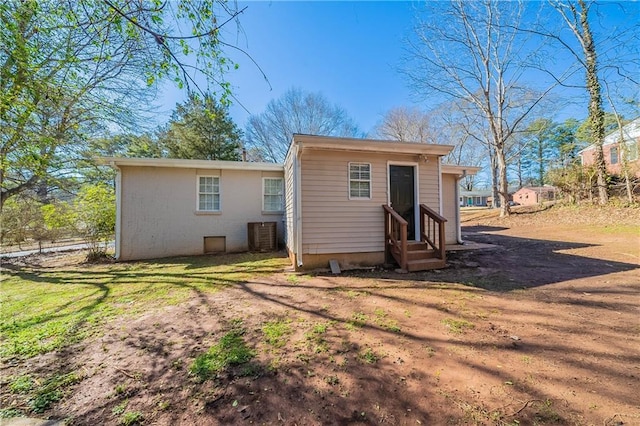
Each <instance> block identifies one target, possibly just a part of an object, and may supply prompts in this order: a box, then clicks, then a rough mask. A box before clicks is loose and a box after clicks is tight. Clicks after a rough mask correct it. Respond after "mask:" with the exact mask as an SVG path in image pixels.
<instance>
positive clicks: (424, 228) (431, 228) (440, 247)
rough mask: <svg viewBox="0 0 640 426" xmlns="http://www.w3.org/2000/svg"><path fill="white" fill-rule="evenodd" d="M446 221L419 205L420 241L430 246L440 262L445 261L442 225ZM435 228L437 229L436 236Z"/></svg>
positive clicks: (429, 209)
mask: <svg viewBox="0 0 640 426" xmlns="http://www.w3.org/2000/svg"><path fill="white" fill-rule="evenodd" d="M446 221H447V219H445V218H444V217H442V216H441V215H440V214H438V213H437V212H435V211H434V210H432V209H431V208H429V207H427V206H426V205H424V204H420V240H421V241H424V242H426V243H427V244H428V245H430V246H431V247H432V248H433V249H434V250H435V251H436V252H437V253H438V257H439V258H440V259H442V260H445V257H446V247H445V235H444V223H445V222H446ZM436 227H437V228H438V229H437V234H436ZM436 235H437V241H436Z"/></svg>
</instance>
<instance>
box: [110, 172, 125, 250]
mask: <svg viewBox="0 0 640 426" xmlns="http://www.w3.org/2000/svg"><path fill="white" fill-rule="evenodd" d="M110 166H111V167H113V168H114V169H116V229H115V239H116V241H115V248H116V254H115V258H116V260H120V254H121V251H120V242H121V240H122V238H120V237H121V236H120V233H121V230H122V170H120V167H118V166H117V165H116V162H115V161H111V162H110Z"/></svg>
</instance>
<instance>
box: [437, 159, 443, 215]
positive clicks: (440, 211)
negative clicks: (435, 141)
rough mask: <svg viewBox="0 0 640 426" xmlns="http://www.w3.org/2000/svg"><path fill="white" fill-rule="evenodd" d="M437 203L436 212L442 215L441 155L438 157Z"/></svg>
mask: <svg viewBox="0 0 640 426" xmlns="http://www.w3.org/2000/svg"><path fill="white" fill-rule="evenodd" d="M438 204H439V206H438V209H439V210H438V213H440V215H442V214H443V208H442V157H438Z"/></svg>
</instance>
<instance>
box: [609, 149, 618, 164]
mask: <svg viewBox="0 0 640 426" xmlns="http://www.w3.org/2000/svg"><path fill="white" fill-rule="evenodd" d="M609 153H610V155H611V157H610V161H611V164H618V147H617V146H612V147H611V151H610V152H609Z"/></svg>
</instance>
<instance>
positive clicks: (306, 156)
mask: <svg viewBox="0 0 640 426" xmlns="http://www.w3.org/2000/svg"><path fill="white" fill-rule="evenodd" d="M301 162H302V163H301V167H302V170H301V174H302V194H300V195H301V196H302V221H303V224H302V251H303V254H328V253H358V252H380V251H383V250H384V215H383V210H382V207H381V206H382V204H386V203H387V200H388V195H387V192H388V185H387V170H388V166H387V164H388V162H392V163H393V162H396V163H406V162H415V163H418V170H419V183H418V186H419V200H418V202H420V203H425V204H427V205H429V206H431V207H432V208H434V209H435V210H438V206H439V202H438V201H439V200H438V167H437V166H438V158H437V157H435V156H434V157H429V161H428V162H426V163H425V162H420V161H419V159H418V156H416V155H399V154H389V153H385V154H378V153H363V152H334V151H323V150H305V151H303V154H302V159H301ZM349 162H362V163H371V174H372V176H371V177H372V182H371V188H372V197H371V199H370V200H349V173H348V167H349V166H348V165H349Z"/></svg>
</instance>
